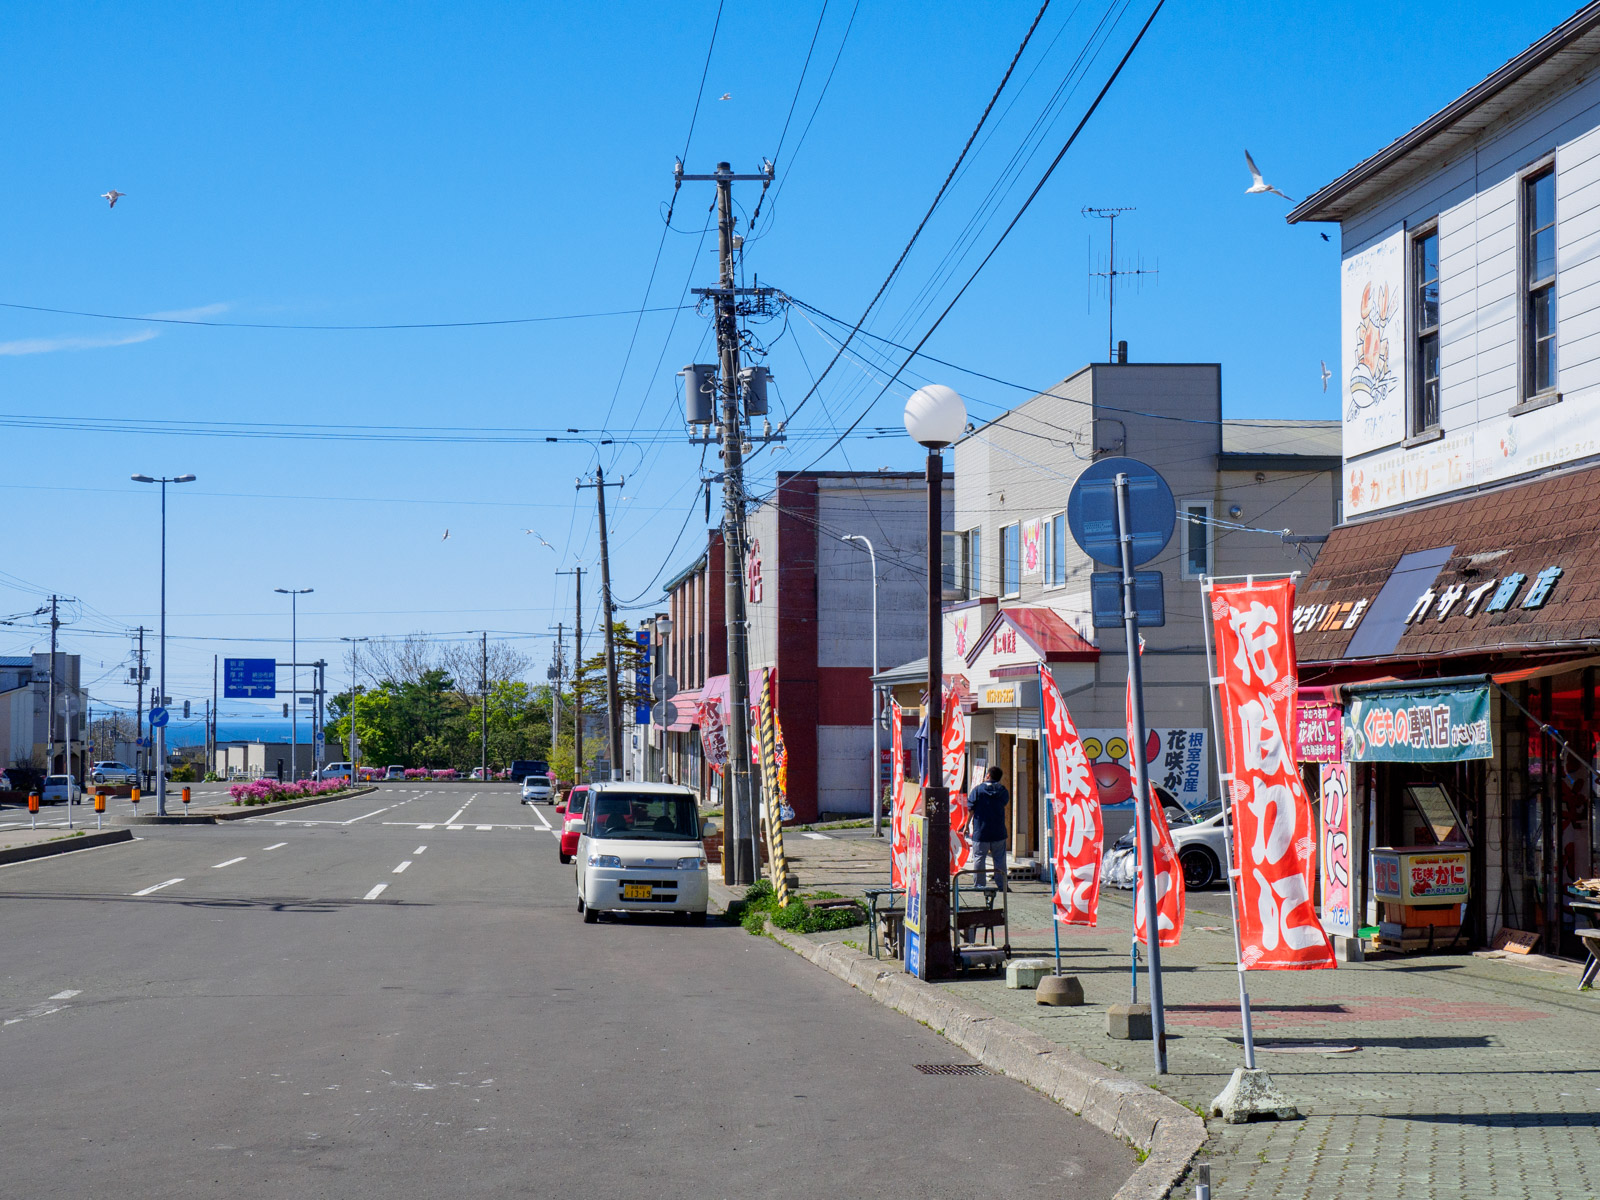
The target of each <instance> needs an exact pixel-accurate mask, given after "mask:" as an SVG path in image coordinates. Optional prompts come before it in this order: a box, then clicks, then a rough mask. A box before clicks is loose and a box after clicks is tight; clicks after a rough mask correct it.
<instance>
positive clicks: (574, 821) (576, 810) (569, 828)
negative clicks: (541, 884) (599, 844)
mask: <svg viewBox="0 0 1600 1200" xmlns="http://www.w3.org/2000/svg"><path fill="white" fill-rule="evenodd" d="M588 799H589V788H588V785H587V784H582V783H580V784H579V785H578V786H577V787H575V788H573V789H572V790H571V791H570V792H568V793H567V798H566V801H565V802H564V803H563V804H562V805H561V811H562V814H563V816H562V821H561V861H562V862H564V863H569V862H571V861H572V856H573V855H574V854H576V853H577V852H578V835H579V834H581V833H582V832H583V809H584V806H585V804H586V803H587V801H588Z"/></svg>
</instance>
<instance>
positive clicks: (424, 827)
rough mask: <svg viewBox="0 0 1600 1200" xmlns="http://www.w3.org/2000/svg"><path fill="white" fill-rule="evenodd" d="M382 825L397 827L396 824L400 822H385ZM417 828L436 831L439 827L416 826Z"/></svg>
mask: <svg viewBox="0 0 1600 1200" xmlns="http://www.w3.org/2000/svg"><path fill="white" fill-rule="evenodd" d="M384 824H385V825H398V824H400V822H399V821H385V822H384ZM417 828H418V829H437V828H439V827H438V826H437V825H418V826H417Z"/></svg>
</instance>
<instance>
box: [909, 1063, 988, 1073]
mask: <svg viewBox="0 0 1600 1200" xmlns="http://www.w3.org/2000/svg"><path fill="white" fill-rule="evenodd" d="M917 1070H919V1071H921V1072H922V1073H923V1074H924V1075H993V1074H994V1072H993V1071H991V1070H989V1068H988V1067H980V1066H979V1065H978V1064H977V1063H918V1064H917Z"/></svg>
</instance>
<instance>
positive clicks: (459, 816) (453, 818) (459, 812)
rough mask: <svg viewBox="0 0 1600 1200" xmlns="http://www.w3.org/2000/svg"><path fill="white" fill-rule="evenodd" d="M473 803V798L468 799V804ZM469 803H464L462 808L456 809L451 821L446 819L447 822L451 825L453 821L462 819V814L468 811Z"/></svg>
mask: <svg viewBox="0 0 1600 1200" xmlns="http://www.w3.org/2000/svg"><path fill="white" fill-rule="evenodd" d="M471 803H472V801H471V800H468V801H467V804H471ZM467 804H463V805H462V806H461V807H460V808H458V809H456V815H455V816H453V817H451V818H450V820H449V821H446V822H445V824H446V825H449V824H450V823H451V822H452V821H457V820H460V818H461V814H462V813H464V812H466V811H467Z"/></svg>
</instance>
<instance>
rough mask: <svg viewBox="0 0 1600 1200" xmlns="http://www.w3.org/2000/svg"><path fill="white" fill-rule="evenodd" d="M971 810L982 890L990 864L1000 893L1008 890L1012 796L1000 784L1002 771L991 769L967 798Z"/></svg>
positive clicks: (974, 849)
mask: <svg viewBox="0 0 1600 1200" xmlns="http://www.w3.org/2000/svg"><path fill="white" fill-rule="evenodd" d="M967 807H968V808H970V809H971V810H972V842H973V852H974V856H975V857H974V862H973V867H972V871H973V874H974V875H975V876H976V880H975V882H976V883H977V885H978V887H979V888H980V889H981V888H983V887H985V886H986V882H985V881H986V879H987V873H986V871H985V869H984V868H985V866H986V863H992V864H993V865H994V885H995V887H997V888H998V889H999V890H1000V891H1002V892H1004V891H1009V890H1010V889H1009V888H1007V887H1006V810H1007V809H1008V808H1010V807H1011V793H1010V792H1009V791H1007V790H1006V786H1005V784H1003V783H1001V782H1000V768H999V767H990V768H989V772H988V775H987V777H986V778H985V779H984V781H983V782H982V783H980V784H979V785H978V786H977V787H975V788H973V789H972V791H971V793H970V794H969V795H968V796H967Z"/></svg>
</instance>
